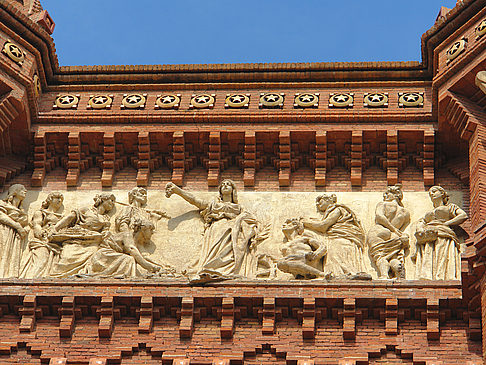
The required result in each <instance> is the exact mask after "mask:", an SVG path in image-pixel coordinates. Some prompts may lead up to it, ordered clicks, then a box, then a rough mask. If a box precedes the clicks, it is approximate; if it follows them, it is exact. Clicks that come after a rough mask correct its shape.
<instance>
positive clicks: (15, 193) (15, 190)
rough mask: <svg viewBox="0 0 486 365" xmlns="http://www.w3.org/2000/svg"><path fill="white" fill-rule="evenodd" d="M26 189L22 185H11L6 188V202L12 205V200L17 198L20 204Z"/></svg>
mask: <svg viewBox="0 0 486 365" xmlns="http://www.w3.org/2000/svg"><path fill="white" fill-rule="evenodd" d="M26 194H27V189H26V188H25V186H23V185H22V184H13V185H11V186H10V187H9V188H8V192H7V198H6V199H5V201H6V202H9V203H12V201H13V199H14V198H15V197H17V198H18V199H19V200H20V202H22V201H23V200H24V199H25V195H26Z"/></svg>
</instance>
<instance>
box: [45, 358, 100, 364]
mask: <svg viewBox="0 0 486 365" xmlns="http://www.w3.org/2000/svg"><path fill="white" fill-rule="evenodd" d="M66 364H67V359H66V358H65V357H53V358H51V360H50V361H49V365H66ZM90 365H91V364H90Z"/></svg>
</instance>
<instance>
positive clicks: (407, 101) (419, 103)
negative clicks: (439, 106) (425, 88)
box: [398, 92, 424, 108]
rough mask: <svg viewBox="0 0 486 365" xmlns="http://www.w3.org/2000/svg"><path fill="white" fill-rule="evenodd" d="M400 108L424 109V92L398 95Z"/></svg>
mask: <svg viewBox="0 0 486 365" xmlns="http://www.w3.org/2000/svg"><path fill="white" fill-rule="evenodd" d="M398 106H399V107H402V108H408V107H423V106H424V97H423V93H422V92H408V93H398Z"/></svg>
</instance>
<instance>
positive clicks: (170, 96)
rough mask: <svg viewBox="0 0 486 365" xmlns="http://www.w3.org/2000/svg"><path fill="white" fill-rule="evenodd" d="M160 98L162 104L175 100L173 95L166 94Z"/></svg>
mask: <svg viewBox="0 0 486 365" xmlns="http://www.w3.org/2000/svg"><path fill="white" fill-rule="evenodd" d="M160 100H161V101H162V103H164V104H169V103H172V102H173V101H174V100H175V96H172V95H167V96H164V97H163V98H160Z"/></svg>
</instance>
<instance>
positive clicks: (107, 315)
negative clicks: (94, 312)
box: [98, 297, 115, 338]
mask: <svg viewBox="0 0 486 365" xmlns="http://www.w3.org/2000/svg"><path fill="white" fill-rule="evenodd" d="M114 312H115V311H114V300H113V297H102V298H101V307H100V322H99V324H98V335H99V336H100V337H101V338H108V337H111V332H112V331H113V324H114V322H115V318H114Z"/></svg>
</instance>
